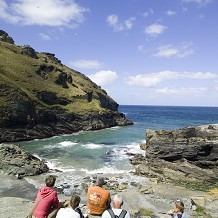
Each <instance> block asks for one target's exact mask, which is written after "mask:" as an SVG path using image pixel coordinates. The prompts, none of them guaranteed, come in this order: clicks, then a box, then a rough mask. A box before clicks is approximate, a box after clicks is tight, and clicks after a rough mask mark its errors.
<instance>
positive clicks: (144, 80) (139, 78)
mask: <svg viewBox="0 0 218 218" xmlns="http://www.w3.org/2000/svg"><path fill="white" fill-rule="evenodd" d="M216 78H218V74H216V73H210V72H206V73H203V72H197V73H194V72H174V71H161V72H158V73H148V74H139V75H136V76H129V77H128V78H127V79H126V82H127V84H128V85H132V86H141V87H144V88H151V87H155V86H157V85H159V84H160V83H162V82H165V81H168V80H179V81H181V80H186V79H188V80H212V79H216Z"/></svg>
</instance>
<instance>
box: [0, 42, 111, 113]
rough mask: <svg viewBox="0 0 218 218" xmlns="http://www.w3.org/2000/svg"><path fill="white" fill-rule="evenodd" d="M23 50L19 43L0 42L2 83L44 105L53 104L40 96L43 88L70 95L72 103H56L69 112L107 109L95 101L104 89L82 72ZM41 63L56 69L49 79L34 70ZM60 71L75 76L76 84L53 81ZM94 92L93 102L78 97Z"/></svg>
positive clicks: (0, 103) (74, 81)
mask: <svg viewBox="0 0 218 218" xmlns="http://www.w3.org/2000/svg"><path fill="white" fill-rule="evenodd" d="M20 52H21V47H19V46H16V45H11V44H8V43H4V42H1V43H0V83H3V84H6V85H8V86H9V87H12V88H13V89H15V90H17V92H18V93H19V92H20V94H21V95H26V96H28V98H30V99H32V100H33V101H34V102H35V103H36V104H37V105H39V106H42V107H48V108H50V107H51V108H52V107H53V106H50V105H47V104H45V103H43V102H41V101H40V100H39V99H38V97H37V93H39V92H43V91H44V92H53V93H55V94H56V96H57V97H59V98H67V99H68V100H69V102H70V103H69V105H67V106H62V105H56V106H59V107H61V108H64V109H66V110H68V111H69V112H75V113H78V112H79V113H84V111H86V110H89V111H93V110H97V111H104V108H102V107H101V106H100V103H99V101H98V100H96V98H98V95H97V93H101V94H103V95H104V91H103V90H102V89H100V88H99V87H98V86H97V85H96V84H94V83H93V82H92V81H91V80H89V79H88V78H87V77H85V76H84V75H83V74H81V73H78V72H76V71H74V70H72V69H70V68H68V67H66V66H62V65H60V64H55V63H53V62H52V61H51V60H49V59H47V60H48V61H47V62H45V57H46V56H45V54H42V53H37V55H38V57H39V58H38V59H34V58H30V57H27V56H24V55H21V54H20ZM40 65H48V66H50V65H53V66H54V67H55V69H57V70H56V71H52V72H50V73H48V74H47V75H48V79H47V80H45V79H43V78H42V77H41V76H40V75H38V74H37V73H35V72H36V70H37V69H38V66H40ZM60 71H62V72H65V73H67V74H69V75H71V76H72V79H73V85H71V84H68V86H69V88H67V89H66V88H62V87H61V86H59V85H57V84H56V83H55V82H54V81H55V79H56V77H57V76H58V73H59V72H60ZM91 91H92V93H93V101H92V102H87V101H85V100H78V99H75V97H76V96H84V95H86V94H87V93H88V92H91ZM107 98H108V99H110V97H109V96H107ZM5 100H6V101H7V99H4V101H5ZM1 101H3V100H1ZM1 101H0V107H3V106H4V104H3V103H2V102H1Z"/></svg>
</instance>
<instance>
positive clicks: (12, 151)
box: [0, 144, 49, 179]
mask: <svg viewBox="0 0 218 218" xmlns="http://www.w3.org/2000/svg"><path fill="white" fill-rule="evenodd" d="M0 159H1V162H0V171H1V172H3V173H4V174H8V175H16V176H17V178H18V179H20V178H21V177H23V176H34V175H39V174H41V173H45V172H47V171H48V170H49V168H48V166H47V165H46V164H45V163H44V162H43V161H41V160H40V159H38V158H37V157H35V156H33V155H31V154H30V153H28V152H26V151H24V150H23V149H21V148H20V147H19V145H15V144H1V145H0Z"/></svg>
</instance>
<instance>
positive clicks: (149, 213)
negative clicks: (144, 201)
mask: <svg viewBox="0 0 218 218" xmlns="http://www.w3.org/2000/svg"><path fill="white" fill-rule="evenodd" d="M138 213H140V214H141V215H142V216H152V215H153V214H154V213H153V211H151V210H150V209H144V208H139V210H138Z"/></svg>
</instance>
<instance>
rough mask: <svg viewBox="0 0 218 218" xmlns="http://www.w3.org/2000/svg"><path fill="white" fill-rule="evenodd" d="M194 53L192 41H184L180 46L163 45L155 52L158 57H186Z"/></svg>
mask: <svg viewBox="0 0 218 218" xmlns="http://www.w3.org/2000/svg"><path fill="white" fill-rule="evenodd" d="M193 53H194V48H193V47H192V43H182V44H181V45H179V46H174V45H162V46H160V47H158V48H157V52H156V53H155V54H154V56H156V57H165V58H170V57H176V58H184V57H186V56H189V55H191V54H193Z"/></svg>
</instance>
